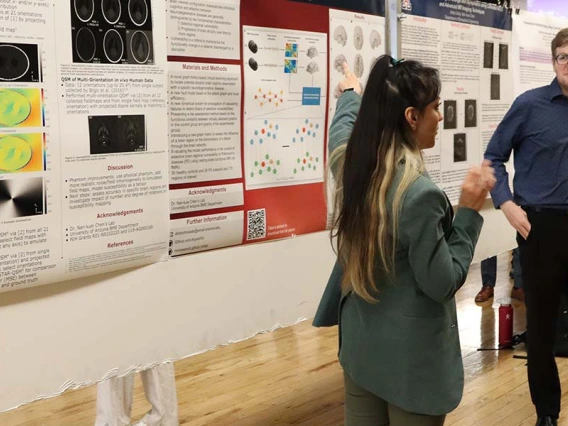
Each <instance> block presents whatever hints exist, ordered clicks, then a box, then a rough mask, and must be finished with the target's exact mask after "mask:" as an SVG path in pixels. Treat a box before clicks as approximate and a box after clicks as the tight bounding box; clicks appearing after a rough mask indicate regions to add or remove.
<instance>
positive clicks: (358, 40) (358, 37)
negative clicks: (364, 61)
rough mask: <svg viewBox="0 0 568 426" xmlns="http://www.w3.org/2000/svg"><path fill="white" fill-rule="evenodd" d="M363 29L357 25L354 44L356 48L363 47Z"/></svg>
mask: <svg viewBox="0 0 568 426" xmlns="http://www.w3.org/2000/svg"><path fill="white" fill-rule="evenodd" d="M363 42H364V40H363V29H362V28H361V27H360V26H356V27H355V29H354V30H353V44H354V45H355V49H357V50H361V49H362V48H363Z"/></svg>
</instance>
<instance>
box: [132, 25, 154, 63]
mask: <svg viewBox="0 0 568 426" xmlns="http://www.w3.org/2000/svg"><path fill="white" fill-rule="evenodd" d="M130 49H131V52H132V56H133V57H134V60H135V61H136V62H138V63H140V64H145V63H146V62H148V59H149V58H150V41H149V40H148V36H146V34H144V33H143V32H142V31H136V32H135V33H134V34H133V35H132V39H131V40H130Z"/></svg>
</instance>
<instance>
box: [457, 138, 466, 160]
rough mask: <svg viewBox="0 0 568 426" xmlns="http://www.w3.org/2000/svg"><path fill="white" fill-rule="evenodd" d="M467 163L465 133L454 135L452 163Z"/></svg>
mask: <svg viewBox="0 0 568 426" xmlns="http://www.w3.org/2000/svg"><path fill="white" fill-rule="evenodd" d="M463 161H467V143H466V135H465V133H456V134H455V135H454V163H461V162H463Z"/></svg>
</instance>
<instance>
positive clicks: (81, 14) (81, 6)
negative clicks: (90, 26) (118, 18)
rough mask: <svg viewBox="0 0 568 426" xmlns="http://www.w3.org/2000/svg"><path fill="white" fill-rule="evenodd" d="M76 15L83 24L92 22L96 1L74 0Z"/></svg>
mask: <svg viewBox="0 0 568 426" xmlns="http://www.w3.org/2000/svg"><path fill="white" fill-rule="evenodd" d="M73 8H74V9H75V15H77V18H79V19H80V20H81V21H83V22H87V21H90V20H91V18H92V17H93V15H94V13H95V0H73Z"/></svg>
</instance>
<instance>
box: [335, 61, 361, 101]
mask: <svg viewBox="0 0 568 426" xmlns="http://www.w3.org/2000/svg"><path fill="white" fill-rule="evenodd" d="M343 75H344V76H345V78H344V79H343V80H341V81H340V82H339V85H338V87H339V90H340V91H341V92H342V93H343V91H345V90H346V89H353V91H354V92H356V93H358V94H359V95H360V94H361V92H362V90H361V83H359V79H358V78H357V76H356V75H355V74H354V73H353V72H351V71H350V70H349V65H347V62H343Z"/></svg>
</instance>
